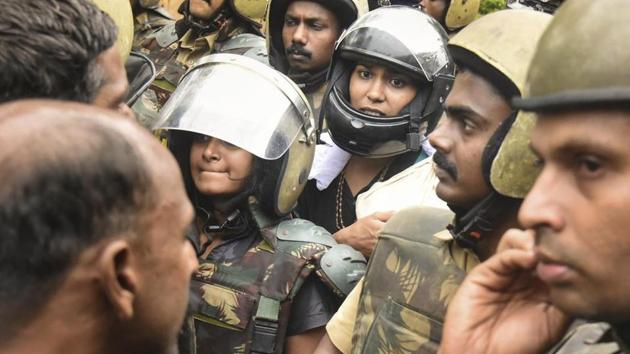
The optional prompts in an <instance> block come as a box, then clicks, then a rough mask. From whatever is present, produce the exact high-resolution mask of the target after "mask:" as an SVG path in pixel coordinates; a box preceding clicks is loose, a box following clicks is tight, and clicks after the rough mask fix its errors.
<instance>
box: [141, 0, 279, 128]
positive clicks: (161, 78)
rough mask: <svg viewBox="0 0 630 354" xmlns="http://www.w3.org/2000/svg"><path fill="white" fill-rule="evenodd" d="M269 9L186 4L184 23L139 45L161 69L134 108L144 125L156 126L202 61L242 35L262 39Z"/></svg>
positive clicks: (230, 1)
mask: <svg viewBox="0 0 630 354" xmlns="http://www.w3.org/2000/svg"><path fill="white" fill-rule="evenodd" d="M266 6H267V1H266V0H256V1H240V0H216V1H208V0H186V1H184V2H183V3H182V5H181V7H180V11H181V12H182V13H183V14H184V18H183V19H181V20H179V21H177V22H175V23H171V24H169V25H167V26H164V27H162V28H161V29H160V30H158V31H156V32H154V33H152V34H150V35H148V36H147V37H145V39H144V40H143V41H142V43H141V44H140V45H139V46H140V47H141V49H140V51H141V52H142V53H144V54H146V55H147V56H148V57H149V58H150V59H151V60H153V61H154V63H155V66H156V68H157V78H156V80H155V81H154V83H153V84H152V86H151V88H150V89H149V90H148V91H147V93H146V94H145V95H143V97H142V99H141V101H139V103H138V104H137V105H136V106H135V107H134V110H135V111H136V113H138V115H139V116H140V119H141V121H142V122H144V124H145V125H147V126H151V125H152V124H154V123H155V120H156V119H157V113H158V112H159V110H160V109H161V107H162V106H163V105H164V103H165V102H166V100H167V99H168V98H169V97H170V95H171V93H172V92H173V91H174V90H175V88H176V87H177V84H178V82H179V80H180V78H181V77H182V76H183V75H184V73H185V72H186V70H188V69H189V68H191V67H192V66H193V65H194V64H195V63H196V62H197V61H198V60H200V59H201V58H203V57H204V56H207V55H209V54H211V53H214V52H217V51H219V50H220V47H221V45H222V44H224V43H225V42H226V41H227V40H229V39H230V38H232V37H234V36H236V35H238V34H241V33H253V34H258V35H261V26H262V25H261V23H262V19H263V16H264V12H265V8H266Z"/></svg>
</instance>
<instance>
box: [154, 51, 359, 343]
mask: <svg viewBox="0 0 630 354" xmlns="http://www.w3.org/2000/svg"><path fill="white" fill-rule="evenodd" d="M243 97H247V99H248V103H247V104H242V99H243ZM162 117H163V121H162V122H160V123H159V124H158V125H157V126H156V128H160V129H165V130H168V131H169V134H170V136H169V137H168V141H169V147H170V148H171V150H172V151H173V153H174V154H175V156H176V157H177V159H178V161H179V163H180V167H181V170H182V173H183V175H184V179H185V181H186V185H187V189H188V194H189V197H190V199H191V200H192V201H193V204H194V205H195V207H196V210H197V218H196V220H195V223H194V224H193V226H192V230H191V234H190V237H191V239H192V240H193V241H194V242H195V243H196V244H198V250H199V252H198V254H199V257H200V264H201V266H200V268H199V272H198V273H197V275H195V277H194V278H193V284H192V289H191V306H190V310H191V312H192V316H191V317H190V318H189V322H188V327H187V330H186V333H187V335H186V336H185V337H184V339H183V340H182V343H183V344H182V350H183V351H184V352H193V353H194V352H196V353H304V352H311V351H312V349H313V348H314V346H315V345H316V344H317V342H318V341H319V339H320V337H321V336H322V334H323V332H324V325H325V324H326V323H327V322H328V320H329V318H330V317H331V316H332V314H333V313H334V311H335V310H336V308H337V306H338V301H339V297H338V296H344V295H345V294H347V293H348V292H349V291H350V290H351V289H352V287H353V286H354V284H355V283H356V281H358V279H359V278H360V277H361V276H362V275H363V273H364V267H365V263H366V261H365V259H364V258H363V257H362V255H361V254H360V253H358V252H356V251H354V250H353V249H352V248H350V247H348V246H343V245H338V244H337V243H336V242H335V241H334V239H333V238H332V236H331V235H330V233H328V232H326V230H324V229H322V228H320V227H317V226H315V225H313V224H312V223H310V222H307V221H305V220H301V219H289V218H287V217H286V215H287V214H288V213H289V212H290V211H291V210H292V209H293V207H294V206H295V203H296V200H297V198H298V196H299V194H300V192H301V191H302V189H303V187H304V184H305V182H306V176H307V174H308V170H309V168H310V166H311V163H312V158H313V150H314V147H315V140H316V139H315V130H316V129H315V127H316V124H315V121H314V119H313V116H312V111H311V109H310V107H309V106H308V103H307V101H306V99H305V98H304V96H303V95H302V93H301V91H300V90H299V88H297V86H295V84H294V83H293V82H291V80H289V79H288V78H287V77H286V76H284V75H282V74H280V73H279V72H277V71H276V70H274V69H273V68H271V67H269V66H266V65H264V64H262V63H260V62H258V61H256V60H254V59H250V58H248V57H246V56H243V55H234V54H215V55H211V56H209V57H208V58H207V59H204V61H202V62H201V63H200V64H199V65H198V66H196V67H195V68H193V69H192V70H191V71H190V72H188V73H187V74H186V76H185V77H184V78H183V80H182V82H181V84H180V86H179V87H178V88H177V90H176V91H175V93H174V95H173V97H172V98H171V100H169V102H168V103H167V105H166V106H165V107H164V110H163V111H162ZM337 295H338V296H337Z"/></svg>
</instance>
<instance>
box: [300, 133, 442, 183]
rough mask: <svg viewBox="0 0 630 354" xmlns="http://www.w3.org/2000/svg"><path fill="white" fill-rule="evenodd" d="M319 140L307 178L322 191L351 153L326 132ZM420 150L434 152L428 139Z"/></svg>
mask: <svg viewBox="0 0 630 354" xmlns="http://www.w3.org/2000/svg"><path fill="white" fill-rule="evenodd" d="M320 140H321V141H322V142H323V143H324V144H318V145H317V146H316V147H315V158H314V159H313V166H312V167H311V171H310V173H309V175H308V179H309V180H311V179H314V180H315V186H316V187H317V189H318V190H320V191H323V190H324V189H326V188H328V186H329V185H330V183H331V182H332V181H333V180H334V179H335V178H337V176H339V174H340V173H341V171H343V169H344V168H345V167H346V164H347V163H348V160H350V157H351V156H352V154H350V153H349V152H346V151H345V150H343V149H342V148H340V147H339V146H337V145H335V143H334V142H333V141H332V138H331V137H330V135H329V134H328V133H322V135H321V136H320ZM422 150H424V152H425V153H426V154H427V155H428V156H429V157H431V156H432V155H433V153H435V148H433V146H431V144H429V140H428V139H424V141H423V142H422Z"/></svg>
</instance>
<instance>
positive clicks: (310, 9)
mask: <svg viewBox="0 0 630 354" xmlns="http://www.w3.org/2000/svg"><path fill="white" fill-rule="evenodd" d="M287 15H291V16H298V15H300V16H305V17H307V18H322V17H330V18H333V19H334V18H336V17H335V15H334V13H332V12H331V11H330V10H328V9H327V8H326V7H325V6H323V5H321V4H319V3H317V2H314V1H302V0H298V1H293V2H291V3H290V4H289V7H288V8H287Z"/></svg>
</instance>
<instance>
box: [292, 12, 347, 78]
mask: <svg viewBox="0 0 630 354" xmlns="http://www.w3.org/2000/svg"><path fill="white" fill-rule="evenodd" d="M340 33H341V31H340V28H339V23H338V21H337V17H336V16H335V14H334V13H333V12H331V11H330V10H328V9H327V8H325V7H323V6H322V5H320V4H318V3H315V2H312V1H294V2H292V3H291V4H289V7H288V8H287V12H286V14H285V17H284V25H283V27H282V43H283V44H284V48H285V49H287V48H290V47H291V46H298V47H300V48H303V49H304V51H305V53H307V54H306V55H304V54H288V55H287V60H288V62H289V66H290V67H291V69H293V70H295V71H298V72H310V73H314V72H318V71H320V70H323V69H325V68H326V67H327V66H328V64H329V63H330V60H331V58H332V54H333V50H334V46H335V41H336V40H337V38H338V37H339V34H340Z"/></svg>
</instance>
